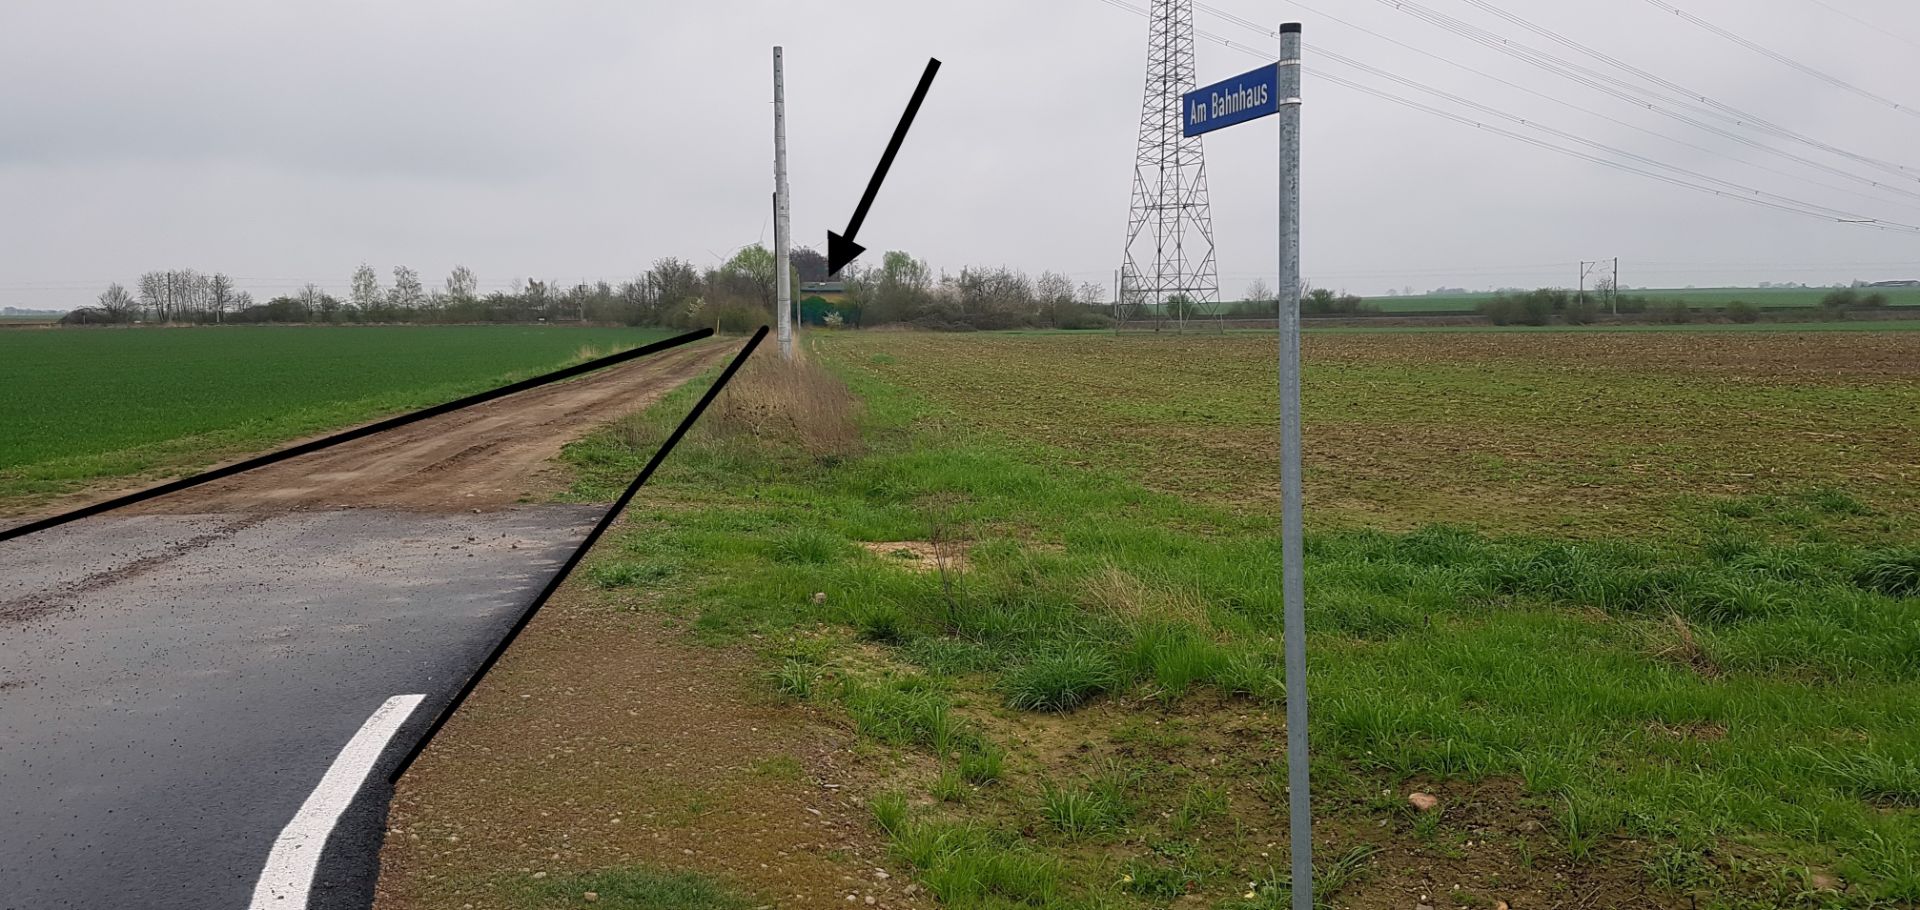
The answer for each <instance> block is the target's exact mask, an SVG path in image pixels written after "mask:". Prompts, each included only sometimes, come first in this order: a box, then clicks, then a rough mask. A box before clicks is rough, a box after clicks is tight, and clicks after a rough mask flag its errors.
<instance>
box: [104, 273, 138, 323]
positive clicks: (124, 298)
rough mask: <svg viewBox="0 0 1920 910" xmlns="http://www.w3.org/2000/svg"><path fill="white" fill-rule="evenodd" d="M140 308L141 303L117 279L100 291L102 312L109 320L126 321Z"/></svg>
mask: <svg viewBox="0 0 1920 910" xmlns="http://www.w3.org/2000/svg"><path fill="white" fill-rule="evenodd" d="M138 308H139V304H138V303H137V302H135V301H134V299H133V295H132V294H129V293H127V289H126V288H124V287H121V286H120V283H119V282H117V281H116V282H114V283H113V284H110V285H107V289H106V290H104V291H101V292H100V312H101V315H102V316H104V317H105V318H106V320H107V321H108V322H126V321H127V320H129V319H132V318H133V313H134V311H135V310H136V309H138Z"/></svg>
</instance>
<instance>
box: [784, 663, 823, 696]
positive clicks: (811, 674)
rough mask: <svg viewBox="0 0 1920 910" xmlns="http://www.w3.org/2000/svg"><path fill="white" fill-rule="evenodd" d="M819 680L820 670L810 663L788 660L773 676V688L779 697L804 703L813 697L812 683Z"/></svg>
mask: <svg viewBox="0 0 1920 910" xmlns="http://www.w3.org/2000/svg"><path fill="white" fill-rule="evenodd" d="M819 678H820V668H819V667H818V666H817V665H815V664H813V663H812V662H810V661H804V660H796V659H793V658H788V659H787V660H786V661H785V662H784V663H782V664H781V665H780V669H778V670H775V671H774V674H773V686H774V688H775V689H776V690H778V691H779V693H780V694H781V695H785V696H786V697H788V698H791V699H794V700H796V701H806V700H807V699H809V698H812V697H813V692H814V683H815V682H816V681H817V680H818V679H819Z"/></svg>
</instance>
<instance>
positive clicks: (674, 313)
mask: <svg viewBox="0 0 1920 910" xmlns="http://www.w3.org/2000/svg"><path fill="white" fill-rule="evenodd" d="M646 287H647V293H648V294H649V295H650V296H651V298H652V306H651V310H652V312H651V313H649V314H648V317H649V318H648V320H647V321H649V322H654V323H658V324H661V325H678V326H690V325H692V323H691V322H689V321H688V320H689V319H690V318H691V317H690V313H691V312H692V311H693V310H694V309H695V308H696V306H695V302H696V301H698V300H699V299H700V272H699V270H698V269H695V268H694V267H693V263H691V262H688V261H686V260H684V259H675V258H672V257H668V258H666V259H658V260H655V261H654V263H653V268H650V269H648V270H647V275H646Z"/></svg>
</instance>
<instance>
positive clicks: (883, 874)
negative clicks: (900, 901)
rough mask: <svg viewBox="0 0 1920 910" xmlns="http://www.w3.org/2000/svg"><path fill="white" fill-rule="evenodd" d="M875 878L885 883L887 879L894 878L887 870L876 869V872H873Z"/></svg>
mask: <svg viewBox="0 0 1920 910" xmlns="http://www.w3.org/2000/svg"><path fill="white" fill-rule="evenodd" d="M873 877H874V878H877V879H879V880H881V881H883V882H884V881H886V880H887V879H890V878H892V877H893V874H892V873H890V872H888V871H887V870H885V869H875V870H873Z"/></svg>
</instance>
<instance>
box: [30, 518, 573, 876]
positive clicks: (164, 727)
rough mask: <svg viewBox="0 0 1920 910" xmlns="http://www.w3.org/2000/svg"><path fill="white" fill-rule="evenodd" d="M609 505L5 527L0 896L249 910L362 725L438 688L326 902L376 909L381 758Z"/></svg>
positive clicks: (345, 823)
mask: <svg viewBox="0 0 1920 910" xmlns="http://www.w3.org/2000/svg"><path fill="white" fill-rule="evenodd" d="M599 511H600V507H593V506H586V507H576V506H536V507H523V508H517V509H512V510H508V511H504V512H494V513H487V514H457V515H426V514H417V513H402V512H389V511H378V510H345V511H333V512H311V513H288V514H279V515H265V514H252V515H249V514H223V515H140V516H116V515H105V516H100V517H96V518H92V519H87V520H83V521H80V522H76V523H74V524H70V525H66V526H64V527H60V528H56V529H53V530H50V531H46V532H43V533H40V534H36V535H32V536H28V537H24V538H21V539H18V540H13V541H8V542H5V543H0V908H6V910H16V908H17V910H42V908H49V910H50V908H65V907H140V908H155V910H162V908H176V907H177V908H195V910H209V908H226V907H242V908H244V907H246V906H247V905H248V903H249V901H250V899H251V897H252V894H253V887H254V884H255V882H256V881H257V880H258V878H259V875H260V871H261V868H262V866H263V864H264V863H265V862H266V859H267V855H268V852H269V851H270V850H271V849H272V847H273V843H274V839H275V838H276V837H277V836H278V835H279V833H280V831H281V829H282V828H283V827H285V826H286V824H287V822H288V821H289V820H290V819H292V818H293V815H294V813H295V811H296V810H297V809H298V808H299V807H300V805H301V803H302V801H304V800H305V799H306V798H307V796H308V794H309V793H310V792H312V790H313V789H314V786H315V785H316V784H317V783H318V782H319V781H320V778H321V776H322V775H323V774H325V773H326V770H327V768H328V767H329V766H330V765H331V764H332V763H333V760H334V758H335V757H336V756H337V755H338V753H339V752H340V749H341V747H342V746H344V745H345V744H346V742H347V740H348V739H349V738H351V737H352V736H353V735H354V733H355V731H357V730H358V729H359V728H360V726H361V725H362V724H363V723H365V722H366V720H367V718H368V716H369V715H370V714H372V713H373V711H374V710H375V709H376V708H378V707H379V706H380V705H381V703H382V702H383V701H385V700H386V699H387V698H389V697H390V696H393V695H401V694H408V693H424V694H425V695H426V696H427V698H426V701H425V702H424V703H423V704H421V705H420V707H419V709H418V710H416V711H415V712H414V713H413V715H412V716H411V717H410V718H409V719H408V721H407V723H406V725H405V726H404V727H403V728H402V729H401V730H400V732H399V734H398V735H397V736H395V737H394V739H393V741H392V743H390V744H389V746H388V747H387V749H386V751H385V753H384V754H383V755H382V756H381V760H380V762H379V764H378V765H377V766H376V767H375V768H374V771H373V773H372V775H370V776H369V778H368V781H367V785H366V786H365V787H364V788H363V789H362V790H361V792H360V794H359V796H358V797H357V798H356V800H355V801H354V803H353V805H352V806H351V807H350V808H349V809H348V811H347V813H346V814H345V815H344V816H343V817H342V818H341V820H340V823H339V826H338V827H336V828H335V829H334V832H333V835H332V837H331V838H330V839H329V840H328V842H327V846H326V850H325V853H324V854H323V859H322V862H321V865H320V870H319V874H318V875H317V876H316V879H315V886H314V890H313V897H312V901H311V903H310V906H312V907H315V908H323V907H324V908H334V907H366V906H368V905H369V904H371V902H372V899H373V888H374V881H375V878H376V876H377V873H378V866H377V860H378V853H379V849H380V842H381V836H382V829H383V828H384V824H385V817H386V807H387V803H388V801H389V798H390V796H391V789H390V788H389V787H388V786H387V783H386V780H387V775H388V774H390V773H391V771H392V769H393V767H394V766H395V765H396V764H397V763H398V761H399V760H400V758H401V757H402V756H404V755H405V754H406V753H407V751H408V750H409V749H410V748H411V747H412V746H413V744H414V743H415V742H417V741H418V739H419V737H420V736H421V735H422V734H423V733H424V732H425V730H426V727H427V725H428V724H429V723H431V721H432V719H433V717H434V716H435V715H437V714H438V713H439V711H440V710H441V708H442V707H444V706H445V705H446V703H447V702H448V701H449V700H450V699H451V698H452V697H453V695H454V694H455V692H456V691H457V690H458V689H459V687H460V685H461V684H462V683H463V682H464V681H465V679H466V677H467V675H468V674H469V673H470V672H471V671H472V670H473V669H474V668H475V667H477V666H478V665H479V663H480V661H481V660H482V659H484V657H485V656H486V654H487V652H488V651H489V650H491V649H492V648H493V646H494V645H495V644H496V643H497V642H498V641H499V640H500V637H501V636H502V635H504V634H505V633H506V631H507V628H508V627H509V626H510V625H511V624H512V623H513V621H514V620H515V619H516V618H518V616H519V615H520V613H521V612H522V611H523V610H524V609H525V608H526V606H527V605H528V604H529V603H531V601H532V599H533V597H534V596H535V595H536V594H537V593H538V591H539V589H540V587H541V586H542V585H544V584H545V583H546V581H547V580H548V579H549V578H550V577H551V575H552V574H553V572H555V571H556V570H557V569H558V568H559V565H560V563H561V562H562V561H564V559H565V558H566V556H567V555H568V554H569V553H570V552H571V551H572V549H573V548H574V546H576V545H577V543H578V542H579V540H580V539H581V538H582V537H584V535H585V533H586V530H587V527H588V526H589V525H590V524H591V523H592V522H593V520H594V519H595V518H596V517H597V516H598V514H599Z"/></svg>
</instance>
